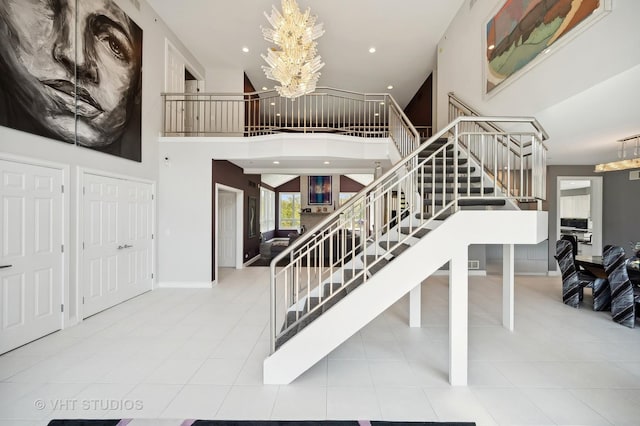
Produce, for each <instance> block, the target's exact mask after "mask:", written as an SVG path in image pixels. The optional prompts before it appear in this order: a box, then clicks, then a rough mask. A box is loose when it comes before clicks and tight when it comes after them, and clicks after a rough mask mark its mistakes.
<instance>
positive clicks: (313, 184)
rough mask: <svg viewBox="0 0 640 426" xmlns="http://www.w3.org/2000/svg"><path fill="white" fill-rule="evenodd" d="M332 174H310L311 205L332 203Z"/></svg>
mask: <svg viewBox="0 0 640 426" xmlns="http://www.w3.org/2000/svg"><path fill="white" fill-rule="evenodd" d="M332 202H333V200H332V198H331V176H309V205H315V204H324V205H327V204H328V205H330V204H331V203H332Z"/></svg>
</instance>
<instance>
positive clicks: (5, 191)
mask: <svg viewBox="0 0 640 426" xmlns="http://www.w3.org/2000/svg"><path fill="white" fill-rule="evenodd" d="M0 206H1V208H0V243H1V247H0V267H1V269H0V287H1V288H0V324H1V327H0V353H4V352H7V351H9V350H11V349H14V348H16V347H18V346H21V345H23V344H25V343H28V342H30V341H32V340H35V339H38V338H40V337H42V336H45V335H47V334H49V333H52V332H54V331H57V330H59V329H60V328H61V327H62V312H61V307H62V284H63V277H62V274H63V268H62V263H63V254H62V251H63V248H62V230H63V226H64V223H63V212H62V208H63V207H62V171H61V170H58V169H52V168H48V167H41V166H35V165H30V164H24V163H17V162H13V161H5V160H0Z"/></svg>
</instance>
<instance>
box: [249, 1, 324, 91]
mask: <svg viewBox="0 0 640 426" xmlns="http://www.w3.org/2000/svg"><path fill="white" fill-rule="evenodd" d="M264 15H265V16H266V17H267V20H268V21H269V23H270V24H271V26H272V27H273V28H264V27H263V28H262V34H263V36H264V38H265V40H267V41H268V42H270V43H273V44H275V47H271V48H269V51H268V52H267V55H266V56H265V55H264V54H263V55H261V56H262V58H263V59H264V60H265V61H266V62H267V64H269V66H268V67H267V66H263V67H262V69H263V70H264V73H265V75H266V76H267V78H268V79H270V80H275V81H277V82H279V83H280V84H281V85H280V86H276V90H277V91H278V93H279V94H280V96H282V97H285V98H292V99H294V98H297V97H299V96H302V95H305V94H307V93H311V92H313V91H314V90H315V89H316V83H317V82H318V78H320V73H319V71H320V69H321V68H322V67H323V66H324V63H323V62H322V60H321V58H320V56H318V55H317V53H318V51H317V48H316V46H317V43H316V42H315V40H316V39H317V38H318V37H320V36H322V35H323V34H324V29H323V27H322V24H317V25H316V17H315V16H312V15H311V9H309V8H307V10H306V11H305V12H304V13H302V12H300V8H299V7H298V4H297V3H296V1H295V0H282V13H280V12H279V11H278V10H277V9H276V7H275V6H273V7H272V10H271V15H269V14H267V12H265V13H264Z"/></svg>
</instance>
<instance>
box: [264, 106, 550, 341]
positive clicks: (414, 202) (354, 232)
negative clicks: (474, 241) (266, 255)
mask: <svg viewBox="0 0 640 426" xmlns="http://www.w3.org/2000/svg"><path fill="white" fill-rule="evenodd" d="M493 122H504V123H512V124H520V125H523V124H524V125H527V126H530V127H531V128H533V130H527V131H515V130H514V131H510V132H485V131H484V130H483V129H480V128H478V129H477V131H475V132H469V131H467V130H466V129H465V128H464V126H466V125H467V124H468V123H475V124H476V125H479V124H486V123H493ZM536 125H539V123H537V121H536V119H535V118H532V117H466V116H461V117H458V118H456V119H455V120H454V121H453V122H452V123H450V124H449V125H447V126H446V127H445V128H444V129H442V130H440V131H439V132H437V133H436V134H435V135H434V136H432V137H431V138H430V139H429V140H427V141H425V142H424V143H422V144H421V145H420V146H419V147H418V148H417V149H415V150H414V151H413V152H412V153H411V154H410V155H408V156H407V157H405V158H404V159H402V160H401V161H400V162H398V163H397V164H396V165H394V166H393V167H392V168H391V169H390V170H388V171H387V172H386V173H384V174H383V175H382V176H380V177H379V178H377V179H375V180H374V181H373V182H372V183H371V184H369V185H368V186H367V187H366V188H364V189H363V190H362V191H360V192H359V193H358V194H356V195H355V196H354V197H352V198H351V199H350V200H348V201H347V202H346V203H345V204H344V205H343V206H341V207H340V208H338V209H337V210H336V211H335V212H333V213H331V214H330V215H329V216H328V217H326V218H325V219H324V220H323V221H321V222H320V223H319V224H317V225H316V226H315V227H313V228H312V229H310V230H308V231H307V232H305V233H304V234H302V235H301V236H300V237H299V238H297V239H296V240H294V241H293V242H292V243H291V244H290V245H289V246H288V247H287V248H286V249H285V250H284V251H282V252H281V253H280V254H278V255H277V256H276V257H275V258H274V259H273V260H272V262H271V264H270V266H269V268H270V269H269V271H270V289H271V290H270V291H271V296H270V299H271V311H270V337H271V351H272V352H273V351H275V349H276V342H277V341H278V339H282V338H284V337H286V336H287V334H288V333H291V332H292V331H293V330H294V329H295V328H296V327H298V326H304V324H306V323H305V321H307V322H308V321H310V318H311V315H314V314H315V313H316V312H319V310H320V309H325V308H328V307H330V306H331V304H332V303H334V302H335V301H336V300H337V298H338V297H339V293H340V291H343V290H344V291H349V288H353V286H354V285H356V284H357V283H356V281H357V280H362V281H366V280H367V279H368V272H369V271H370V270H371V268H372V267H374V266H375V265H377V264H378V263H380V262H381V261H382V259H383V257H384V256H385V255H386V253H388V252H392V251H393V250H394V249H395V248H396V247H398V246H399V245H400V244H402V243H403V242H404V241H406V240H407V239H408V238H410V237H411V236H412V235H414V234H415V233H416V232H417V231H418V230H419V229H421V228H424V227H426V226H427V225H428V224H429V223H430V222H431V221H433V220H435V219H436V218H438V217H440V216H439V215H441V214H443V213H444V212H446V211H450V210H452V211H453V212H455V211H457V209H458V208H459V207H458V200H460V199H462V198H492V199H493V198H497V199H513V198H517V197H521V198H525V199H536V198H538V197H540V196H542V197H543V196H544V195H543V194H544V190H545V186H544V184H543V182H544V180H543V179H540V178H539V175H541V174H542V175H543V174H544V173H545V168H546V165H545V163H544V157H539V155H538V153H539V152H540V151H542V148H541V146H540V140H541V138H542V134H541V133H540V132H539V131H538V130H537V127H536ZM441 138H446V142H444V143H443V144H442V145H441V146H439V147H438V148H437V149H435V150H433V152H430V153H429V155H426V156H425V155H423V156H420V154H421V153H422V152H423V150H424V149H425V148H427V147H429V145H431V144H432V143H433V142H434V141H436V140H438V139H441ZM500 138H518V139H522V140H524V139H525V138H527V139H528V140H530V141H531V143H530V146H531V148H527V149H532V150H534V154H533V155H532V156H531V161H528V160H527V161H523V160H522V159H523V158H524V148H521V147H520V149H522V151H521V152H520V156H519V160H518V161H510V160H507V161H506V163H500V162H496V163H495V164H494V167H496V168H498V167H500V170H496V171H495V172H496V174H504V175H506V176H508V179H509V181H510V182H511V181H513V186H514V187H517V191H508V192H506V193H502V194H500V193H493V192H491V193H490V192H489V191H487V193H486V194H485V192H484V189H483V188H481V190H480V192H479V193H478V192H477V191H472V190H471V188H470V186H467V189H466V190H465V189H464V188H462V187H461V186H459V184H458V180H459V175H458V168H459V167H460V165H463V166H462V167H466V168H467V173H466V174H467V176H470V172H471V166H470V164H469V162H466V163H460V161H459V158H462V157H459V153H458V151H460V152H461V153H464V152H465V149H464V147H463V144H464V143H467V145H469V144H470V141H473V142H474V143H475V140H474V139H478V140H479V141H480V142H479V143H481V144H482V145H483V146H484V148H483V152H485V153H490V152H493V150H496V149H497V148H495V147H497V146H499V145H500V143H501V141H500ZM507 145H508V144H507ZM496 152H497V151H496ZM484 158H485V157H483V158H482V159H481V164H482V162H483V161H484ZM487 158H488V157H487ZM465 164H466V165H465ZM503 166H504V167H503ZM450 167H451V168H452V171H450V170H449V168H450ZM438 170H439V171H438ZM436 174H440V175H441V176H440V180H439V181H438V182H440V181H442V182H447V179H452V180H451V182H453V188H452V187H451V186H449V185H446V184H445V185H442V187H437V185H436V184H435V182H436V179H435V176H436ZM463 179H464V178H463ZM428 185H431V187H430V188H429V187H428ZM516 192H517V193H516ZM541 194H542V195H541ZM406 217H411V218H413V217H415V218H416V219H417V223H414V222H410V224H409V227H410V231H409V234H407V235H406V236H404V237H402V238H396V239H395V240H391V237H390V235H391V232H392V231H393V230H397V229H398V228H399V227H400V225H401V224H402V223H403V222H402V221H403V219H404V218H406ZM365 225H371V226H365ZM403 234H404V233H403ZM398 236H399V235H398ZM381 244H382V246H381ZM383 246H384V249H382V247H383ZM361 254H362V255H363V256H362V257H361V258H356V256H358V255H361ZM285 259H287V260H288V263H286V264H285V265H284V266H282V265H280V266H277V265H278V264H279V263H281V262H282V261H284V260H285ZM334 275H338V278H339V279H340V281H339V282H340V283H342V289H343V290H339V289H338V288H337V287H336V288H334V284H332V283H333V282H334V281H333V279H334V278H332V277H334ZM280 288H282V293H281V294H280V293H278V291H279V290H278V289H280ZM325 293H326V294H325ZM312 297H313V298H315V300H314V302H313V303H312V301H311V298H312ZM280 305H283V306H284V307H283V308H282V309H279V308H278V307H279V306H280ZM303 307H304V309H302V308H303ZM280 324H284V326H283V328H282V330H281V331H280V332H278V330H277V329H278V326H279V325H280ZM279 341H280V344H282V340H279Z"/></svg>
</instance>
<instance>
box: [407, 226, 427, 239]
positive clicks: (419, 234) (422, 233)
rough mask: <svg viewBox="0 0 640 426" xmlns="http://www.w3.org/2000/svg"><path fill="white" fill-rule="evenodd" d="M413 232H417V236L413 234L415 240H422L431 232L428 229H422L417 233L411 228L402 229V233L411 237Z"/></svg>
mask: <svg viewBox="0 0 640 426" xmlns="http://www.w3.org/2000/svg"><path fill="white" fill-rule="evenodd" d="M412 231H415V234H413V236H414V237H415V238H422V237H424V236H425V235H427V234H428V233H429V232H430V231H431V230H430V229H426V228H420V229H418V230H417V231H416V229H415V228H413V229H410V228H409V227H404V228H400V233H402V234H405V235H409V234H410V233H411V232H412Z"/></svg>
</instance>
